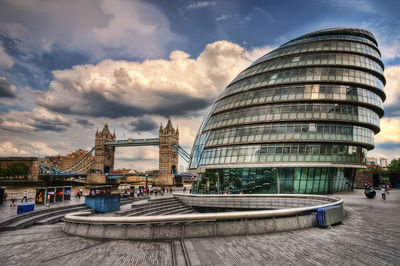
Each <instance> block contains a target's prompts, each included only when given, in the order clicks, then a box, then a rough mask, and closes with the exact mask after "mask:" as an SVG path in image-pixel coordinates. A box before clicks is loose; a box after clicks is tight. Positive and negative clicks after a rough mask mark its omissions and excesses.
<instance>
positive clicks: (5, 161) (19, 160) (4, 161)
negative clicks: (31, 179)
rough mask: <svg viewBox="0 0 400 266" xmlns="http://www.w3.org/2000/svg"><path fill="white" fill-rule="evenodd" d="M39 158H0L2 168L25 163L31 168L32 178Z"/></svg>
mask: <svg viewBox="0 0 400 266" xmlns="http://www.w3.org/2000/svg"><path fill="white" fill-rule="evenodd" d="M37 160H38V158H37V157H0V168H7V167H8V166H9V165H10V164H13V163H24V164H25V165H26V166H28V167H29V168H30V176H32V174H33V173H32V171H34V170H33V167H32V166H33V165H34V164H35V163H36V162H37Z"/></svg>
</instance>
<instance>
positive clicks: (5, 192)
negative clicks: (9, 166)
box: [4, 191, 7, 202]
mask: <svg viewBox="0 0 400 266" xmlns="http://www.w3.org/2000/svg"><path fill="white" fill-rule="evenodd" d="M4 202H7V191H4Z"/></svg>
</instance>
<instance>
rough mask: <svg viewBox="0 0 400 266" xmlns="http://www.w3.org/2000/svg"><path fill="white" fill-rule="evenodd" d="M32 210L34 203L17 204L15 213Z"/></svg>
mask: <svg viewBox="0 0 400 266" xmlns="http://www.w3.org/2000/svg"><path fill="white" fill-rule="evenodd" d="M34 210H35V204H33V203H26V204H19V205H18V208H17V214H20V213H24V212H32V211H34Z"/></svg>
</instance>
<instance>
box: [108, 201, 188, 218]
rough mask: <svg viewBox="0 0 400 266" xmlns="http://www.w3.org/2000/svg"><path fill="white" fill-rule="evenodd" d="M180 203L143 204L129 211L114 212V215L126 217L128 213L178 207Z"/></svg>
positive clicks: (134, 206) (133, 206)
mask: <svg viewBox="0 0 400 266" xmlns="http://www.w3.org/2000/svg"><path fill="white" fill-rule="evenodd" d="M179 204H182V203H180V202H179V201H168V202H159V203H144V204H140V205H132V209H131V210H123V211H117V212H115V214H116V215H121V216H126V215H128V214H130V213H133V212H139V211H144V210H149V209H154V208H159V207H165V206H171V205H174V206H178V205H179Z"/></svg>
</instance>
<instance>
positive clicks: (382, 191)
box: [381, 187, 386, 200]
mask: <svg viewBox="0 0 400 266" xmlns="http://www.w3.org/2000/svg"><path fill="white" fill-rule="evenodd" d="M381 193H382V199H383V200H386V189H385V187H382V189H381Z"/></svg>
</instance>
